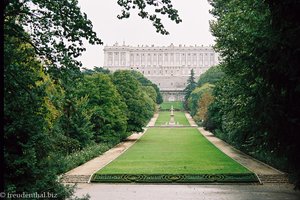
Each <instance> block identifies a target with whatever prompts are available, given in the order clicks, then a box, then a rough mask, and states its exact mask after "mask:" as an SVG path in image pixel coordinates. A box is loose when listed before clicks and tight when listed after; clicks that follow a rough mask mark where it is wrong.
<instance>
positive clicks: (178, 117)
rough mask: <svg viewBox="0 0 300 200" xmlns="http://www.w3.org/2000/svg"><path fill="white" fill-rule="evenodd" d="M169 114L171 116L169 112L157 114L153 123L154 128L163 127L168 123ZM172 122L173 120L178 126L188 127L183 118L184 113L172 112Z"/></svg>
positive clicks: (186, 121)
mask: <svg viewBox="0 0 300 200" xmlns="http://www.w3.org/2000/svg"><path fill="white" fill-rule="evenodd" d="M170 114H171V112H169V111H161V112H159V116H158V118H157V120H156V122H155V126H161V125H165V124H166V122H169V121H170ZM174 120H175V122H176V124H177V122H179V124H180V125H185V126H189V125H190V123H189V121H188V120H187V119H186V117H185V114H184V112H174Z"/></svg>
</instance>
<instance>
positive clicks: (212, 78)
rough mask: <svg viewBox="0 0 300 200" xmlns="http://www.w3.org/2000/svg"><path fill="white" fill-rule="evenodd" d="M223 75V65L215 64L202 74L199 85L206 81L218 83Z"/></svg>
mask: <svg viewBox="0 0 300 200" xmlns="http://www.w3.org/2000/svg"><path fill="white" fill-rule="evenodd" d="M223 76H224V72H223V71H222V68H221V66H220V65H217V66H213V67H211V68H209V69H208V70H207V71H206V72H205V73H203V74H201V75H200V77H199V80H198V82H197V86H202V85H203V84H205V83H210V84H216V83H217V82H218V81H219V80H220V79H221V78H222V77H223Z"/></svg>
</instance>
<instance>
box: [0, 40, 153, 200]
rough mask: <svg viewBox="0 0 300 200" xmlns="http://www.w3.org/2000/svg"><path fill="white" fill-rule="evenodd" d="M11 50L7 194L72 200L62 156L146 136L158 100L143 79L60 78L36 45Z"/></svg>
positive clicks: (121, 75) (11, 44) (12, 43)
mask: <svg viewBox="0 0 300 200" xmlns="http://www.w3.org/2000/svg"><path fill="white" fill-rule="evenodd" d="M4 50H5V51H4V55H5V57H6V59H5V66H6V67H5V76H4V83H5V87H4V89H5V91H4V92H5V96H4V156H5V169H6V170H5V179H4V180H5V183H6V188H5V189H6V191H7V192H10V193H22V192H28V193H34V192H39V193H42V192H44V191H47V192H52V193H55V194H58V196H59V197H60V198H65V197H67V196H68V195H70V194H71V193H70V191H67V190H65V189H64V187H63V186H62V185H60V184H59V183H58V182H57V181H56V179H57V178H56V177H57V175H58V174H57V173H59V172H62V171H63V169H62V168H64V166H63V164H62V163H58V161H59V160H61V158H62V157H65V156H67V155H69V154H72V153H75V152H78V151H80V150H82V149H84V148H87V147H90V146H93V145H95V144H103V143H105V144H108V145H109V146H113V145H115V144H117V143H118V142H120V141H121V140H123V139H125V138H126V137H127V136H128V135H129V134H131V133H132V132H139V131H142V128H143V127H144V126H145V125H146V123H147V122H148V120H149V119H150V118H151V117H152V115H153V113H154V111H155V109H156V98H157V96H158V95H157V93H156V90H155V89H154V87H152V83H151V85H147V84H145V83H143V82H142V80H144V81H145V82H147V83H149V82H150V81H149V80H147V79H146V78H145V77H143V76H142V74H137V73H136V72H132V71H116V72H114V73H113V74H107V73H103V72H97V69H96V70H95V71H92V72H91V73H89V74H87V73H85V72H80V71H79V70H71V69H68V70H65V71H64V72H65V74H62V75H61V78H59V79H58V78H56V79H53V78H51V75H50V74H47V73H46V72H45V71H44V70H43V64H42V63H41V62H40V61H39V60H38V59H37V57H36V55H35V53H34V50H33V49H32V48H31V47H30V46H29V45H28V44H26V43H23V42H21V41H20V40H18V39H17V38H13V37H6V38H5V48H4ZM98 71H99V70H98ZM69 74H71V76H72V78H73V80H72V81H71V80H70V77H68V76H69ZM137 76H138V77H139V78H140V80H139V79H138V78H136V77H137ZM142 84H144V85H142ZM46 186H47V187H46Z"/></svg>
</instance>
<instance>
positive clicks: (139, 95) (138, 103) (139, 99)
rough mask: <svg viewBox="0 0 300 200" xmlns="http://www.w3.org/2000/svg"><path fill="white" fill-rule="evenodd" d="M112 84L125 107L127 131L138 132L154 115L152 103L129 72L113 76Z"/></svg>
mask: <svg viewBox="0 0 300 200" xmlns="http://www.w3.org/2000/svg"><path fill="white" fill-rule="evenodd" d="M113 82H114V84H115V85H116V87H117V89H118V91H119V93H120V94H121V96H122V97H123V100H124V102H125V103H126V105H127V108H128V112H127V118H128V120H127V123H128V126H127V131H128V132H132V131H135V132H140V131H142V128H143V127H144V126H145V125H146V123H147V122H148V120H150V118H151V117H152V116H153V113H154V107H153V104H154V102H153V101H152V100H151V98H150V97H149V96H148V95H147V94H146V93H144V92H143V88H142V85H141V84H140V82H139V81H138V80H137V79H136V78H135V77H134V76H133V74H132V73H131V71H129V70H119V71H116V72H114V74H113Z"/></svg>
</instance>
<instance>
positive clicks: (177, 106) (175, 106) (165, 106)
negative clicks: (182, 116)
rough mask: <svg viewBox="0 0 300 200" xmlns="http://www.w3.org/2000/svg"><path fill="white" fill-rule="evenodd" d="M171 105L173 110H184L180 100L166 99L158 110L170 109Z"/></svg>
mask: <svg viewBox="0 0 300 200" xmlns="http://www.w3.org/2000/svg"><path fill="white" fill-rule="evenodd" d="M172 105H173V109H174V110H184V108H183V102H182V101H167V102H163V103H162V104H160V110H164V111H165V110H168V111H170V109H171V106H172Z"/></svg>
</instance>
